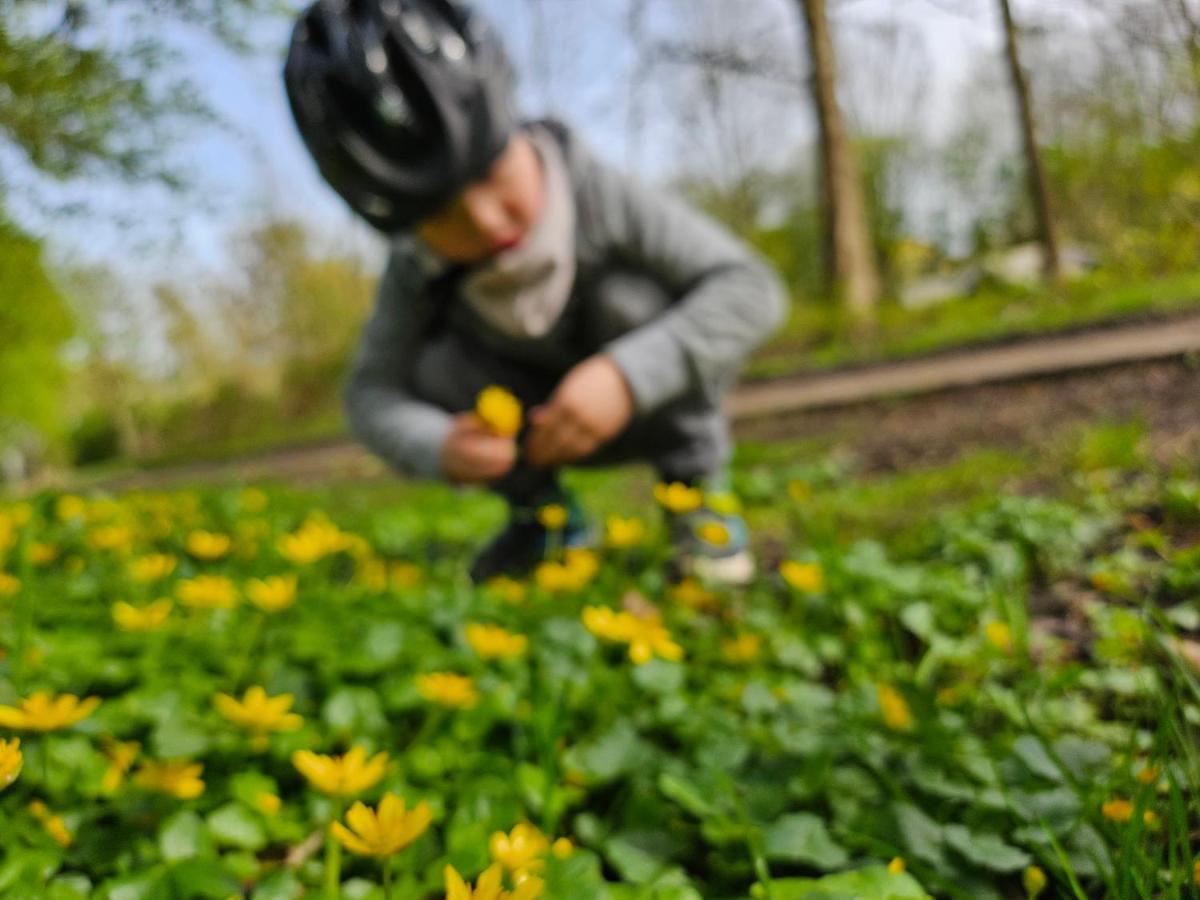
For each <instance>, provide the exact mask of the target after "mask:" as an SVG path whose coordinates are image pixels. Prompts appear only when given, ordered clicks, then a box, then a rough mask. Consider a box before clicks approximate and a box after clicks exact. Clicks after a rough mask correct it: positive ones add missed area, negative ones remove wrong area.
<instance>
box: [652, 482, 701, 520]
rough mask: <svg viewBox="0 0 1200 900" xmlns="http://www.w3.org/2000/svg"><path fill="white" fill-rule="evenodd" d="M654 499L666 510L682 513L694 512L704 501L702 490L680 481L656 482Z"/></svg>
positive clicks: (677, 513)
mask: <svg viewBox="0 0 1200 900" xmlns="http://www.w3.org/2000/svg"><path fill="white" fill-rule="evenodd" d="M654 499H655V500H657V501H658V502H659V504H660V505H661V506H662V507H663V508H664V509H666V510H667V511H668V512H672V513H675V514H676V515H682V514H684V513H690V512H695V511H696V510H698V509H699V508H700V506H701V504H703V503H704V492H703V491H701V490H700V489H699V488H693V487H688V486H687V485H686V484H684V483H683V482H681V481H672V482H671V483H670V484H662V483H659V484H656V485H655V486H654Z"/></svg>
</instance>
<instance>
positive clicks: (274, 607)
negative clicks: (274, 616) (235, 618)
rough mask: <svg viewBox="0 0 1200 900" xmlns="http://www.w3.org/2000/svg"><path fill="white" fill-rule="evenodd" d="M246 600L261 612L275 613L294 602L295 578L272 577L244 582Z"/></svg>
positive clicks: (291, 576) (285, 576) (286, 576)
mask: <svg viewBox="0 0 1200 900" xmlns="http://www.w3.org/2000/svg"><path fill="white" fill-rule="evenodd" d="M245 591H246V599H247V600H249V601H250V602H251V603H253V604H254V605H255V606H257V607H258V608H259V609H261V610H262V611H263V612H269V613H275V612H279V611H280V610H284V609H287V608H288V607H289V606H291V605H292V604H293V603H295V602H296V576H295V575H274V576H271V577H270V578H252V579H250V581H248V582H246V587H245Z"/></svg>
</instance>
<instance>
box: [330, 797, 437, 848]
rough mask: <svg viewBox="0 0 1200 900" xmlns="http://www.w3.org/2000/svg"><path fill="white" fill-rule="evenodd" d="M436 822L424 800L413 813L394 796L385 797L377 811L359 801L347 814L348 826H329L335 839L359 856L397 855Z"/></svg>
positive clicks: (335, 824)
mask: <svg viewBox="0 0 1200 900" xmlns="http://www.w3.org/2000/svg"><path fill="white" fill-rule="evenodd" d="M432 820H433V810H432V809H430V808H429V804H428V803H426V802H425V801H424V800H422V801H421V802H420V803H418V804H417V805H416V806H415V807H413V809H412V811H411V812H406V811H405V809H404V800H403V799H402V798H401V797H397V796H396V795H395V794H390V793H389V794H384V795H383V799H382V800H380V801H379V806H378V807H377V808H376V809H371V808H370V807H369V806H367V805H365V804H364V803H361V802H357V803H355V804H354V805H353V806H352V807H350V811H349V812H348V813H346V823H347V824H348V825H349V826H350V827H349V828H347V827H346V825H343V824H342V823H341V822H334V823H333V824H332V825H330V826H329V828H330V830H331V831H332V832H333V835H334V837H336V838H337V839H338V840H339V841H341V843H342V846H343V847H345V848H346V849H347V850H349V851H350V852H351V853H357V854H358V855H360V856H394V855H395V854H397V853H399V852H400V851H401V850H403V849H404V848H405V847H407V846H408V845H409V844H411V843H412V842H413V841H415V840H416V839H417V838H419V837H420V836H421V835H422V834H423V833H424V832H425V829H427V828H428V827H429V823H430V822H431V821H432Z"/></svg>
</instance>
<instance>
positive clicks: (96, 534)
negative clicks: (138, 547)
mask: <svg viewBox="0 0 1200 900" xmlns="http://www.w3.org/2000/svg"><path fill="white" fill-rule="evenodd" d="M87 542H88V546H90V547H91V548H92V549H93V550H112V551H117V552H125V551H128V550H129V549H130V548H132V547H133V531H132V529H130V528H128V527H126V526H125V525H104V526H102V527H100V528H96V529H93V530H92V531H91V532H90V533H89V534H88V537H87Z"/></svg>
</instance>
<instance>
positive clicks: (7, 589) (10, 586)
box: [0, 572, 21, 597]
mask: <svg viewBox="0 0 1200 900" xmlns="http://www.w3.org/2000/svg"><path fill="white" fill-rule="evenodd" d="M19 590H21V579H19V578H17V577H16V576H15V575H9V574H8V573H7V572H0V597H13V596H15V595H16V593H17V591H19Z"/></svg>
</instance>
